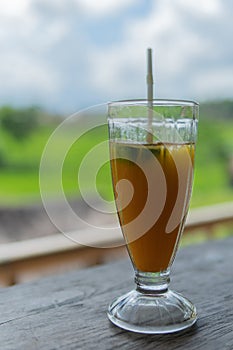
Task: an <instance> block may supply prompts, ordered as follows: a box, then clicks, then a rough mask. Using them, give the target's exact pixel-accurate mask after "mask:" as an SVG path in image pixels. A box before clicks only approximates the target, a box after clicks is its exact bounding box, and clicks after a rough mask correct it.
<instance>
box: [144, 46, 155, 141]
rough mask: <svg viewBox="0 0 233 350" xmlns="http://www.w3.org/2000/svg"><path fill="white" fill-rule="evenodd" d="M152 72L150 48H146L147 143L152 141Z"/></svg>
mask: <svg viewBox="0 0 233 350" xmlns="http://www.w3.org/2000/svg"><path fill="white" fill-rule="evenodd" d="M153 83H154V82H153V72H152V49H151V48H148V49H147V100H148V122H147V135H146V141H147V143H152V142H153V133H152V119H153Z"/></svg>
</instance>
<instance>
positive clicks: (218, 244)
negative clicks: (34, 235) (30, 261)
mask: <svg viewBox="0 0 233 350" xmlns="http://www.w3.org/2000/svg"><path fill="white" fill-rule="evenodd" d="M232 247H233V238H229V239H226V240H223V241H211V242H209V243H205V244H202V245H197V246H194V247H188V248H183V249H181V250H180V252H179V253H178V256H177V258H176V261H175V264H174V269H173V271H172V283H171V287H172V288H174V289H175V290H177V291H179V292H181V293H183V294H184V295H185V296H187V297H188V298H189V299H191V300H192V301H193V302H194V303H195V305H196V306H197V309H198V314H199V319H198V322H197V325H196V326H195V327H193V328H192V329H190V330H189V331H186V332H182V333H177V334H173V335H161V336H155V335H140V334H135V333H130V332H126V331H124V330H121V329H120V328H117V327H115V326H113V325H112V324H111V323H110V322H109V321H108V319H107V316H106V309H107V306H108V304H109V303H110V302H111V301H112V299H113V298H114V297H116V296H119V295H121V294H122V293H124V292H126V291H128V290H130V289H131V288H132V287H133V272H132V267H131V265H130V262H129V260H123V261H120V262H116V263H111V264H107V265H104V266H99V267H95V268H89V269H85V270H81V271H74V272H72V273H67V274H65V275H57V276H53V277H49V278H44V279H41V280H39V281H37V282H34V283H27V284H23V285H18V286H14V287H9V288H4V289H2V290H1V291H0V340H1V342H0V349H1V350H8V349H9V350H16V349H17V350H21V349H24V350H34V349H39V350H52V349H59V350H63V349H64V350H77V349H87V350H89V349H101V350H107V349H109V350H110V349H118V348H120V349H123V350H125V349H130V350H134V349H146V350H147V349H148V350H150V349H156V350H165V349H166V350H167V349H168V350H170V349H171V350H179V349H182V350H184V349H189V350H200V349H202V350H203V349H209V350H215V349H216V350H217V349H224V350H232V349H233V268H232V267H233V254H232Z"/></svg>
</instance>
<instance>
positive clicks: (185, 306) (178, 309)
mask: <svg viewBox="0 0 233 350" xmlns="http://www.w3.org/2000/svg"><path fill="white" fill-rule="evenodd" d="M108 318H109V320H110V321H111V322H112V323H114V324H115V325H116V326H118V327H121V328H123V329H126V330H129V331H132V332H138V333H147V334H166V333H173V332H177V331H181V330H184V329H186V328H188V327H191V326H192V325H193V324H194V323H195V322H196V319H197V314H196V308H195V306H194V305H193V304H192V303H191V302H190V301H189V300H187V299H186V298H184V297H183V296H182V295H180V294H178V293H175V292H173V291H170V290H167V291H166V292H162V293H156V294H155V293H151V294H150V293H141V292H140V291H138V290H133V291H131V292H129V293H127V294H125V295H123V296H122V297H120V298H118V299H116V300H115V301H113V303H112V304H111V305H110V306H109V309H108Z"/></svg>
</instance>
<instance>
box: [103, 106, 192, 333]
mask: <svg viewBox="0 0 233 350" xmlns="http://www.w3.org/2000/svg"><path fill="white" fill-rule="evenodd" d="M197 118H198V104H197V103H195V102H192V101H177V100H154V101H150V103H148V100H133V101H119V102H113V103H110V104H109V106H108V125H109V140H110V141H109V143H110V158H111V170H112V181H113V189H114V195H115V202H116V207H117V212H118V218H119V222H120V225H121V229H122V232H123V235H124V238H125V241H126V245H127V249H128V253H129V256H130V258H131V261H132V264H133V267H134V270H135V283H136V289H135V290H133V291H131V292H129V293H127V294H125V295H123V296H121V297H120V298H118V299H116V300H115V301H113V303H112V304H111V305H110V306H109V309H108V317H109V319H110V320H111V321H112V322H113V323H114V324H115V325H117V326H119V327H121V328H124V329H127V330H130V331H134V332H140V333H154V334H156V333H158V334H159V333H171V332H176V331H179V330H183V329H185V328H187V327H190V326H191V325H193V324H194V323H195V321H196V318H197V315H196V308H195V306H194V305H193V304H192V303H191V302H190V301H189V300H188V299H186V298H184V297H183V296H182V295H180V294H178V293H176V292H173V291H171V290H170V289H169V288H168V287H169V281H170V277H169V276H170V267H171V265H172V262H173V260H174V257H175V253H176V251H177V247H178V243H179V240H180V237H181V234H182V231H183V227H184V223H185V218H186V216H187V211H188V205H189V200H190V195H191V190H192V182H193V163H194V153H195V141H196V134H197ZM184 268H185V267H184Z"/></svg>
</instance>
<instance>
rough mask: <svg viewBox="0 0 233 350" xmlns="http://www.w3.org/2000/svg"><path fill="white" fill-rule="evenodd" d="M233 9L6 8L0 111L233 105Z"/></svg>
mask: <svg viewBox="0 0 233 350" xmlns="http://www.w3.org/2000/svg"><path fill="white" fill-rule="evenodd" d="M232 17H233V2H232V1H229V0H205V1H203V0H98V1H95V0H11V1H9V0H1V2H0V47H1V55H0V63H1V64H0V81H1V84H0V105H4V104H12V105H15V106H28V105H37V106H41V107H42V108H44V109H47V110H50V111H56V112H59V113H73V112H76V111H78V110H79V109H81V108H85V107H88V106H91V105H93V104H98V103H103V102H106V101H110V100H118V99H130V98H144V97H146V50H147V48H148V47H151V48H152V49H153V67H154V80H155V97H156V98H177V99H191V100H196V101H205V100H213V99H228V98H233V45H232V35H233V21H232Z"/></svg>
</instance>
